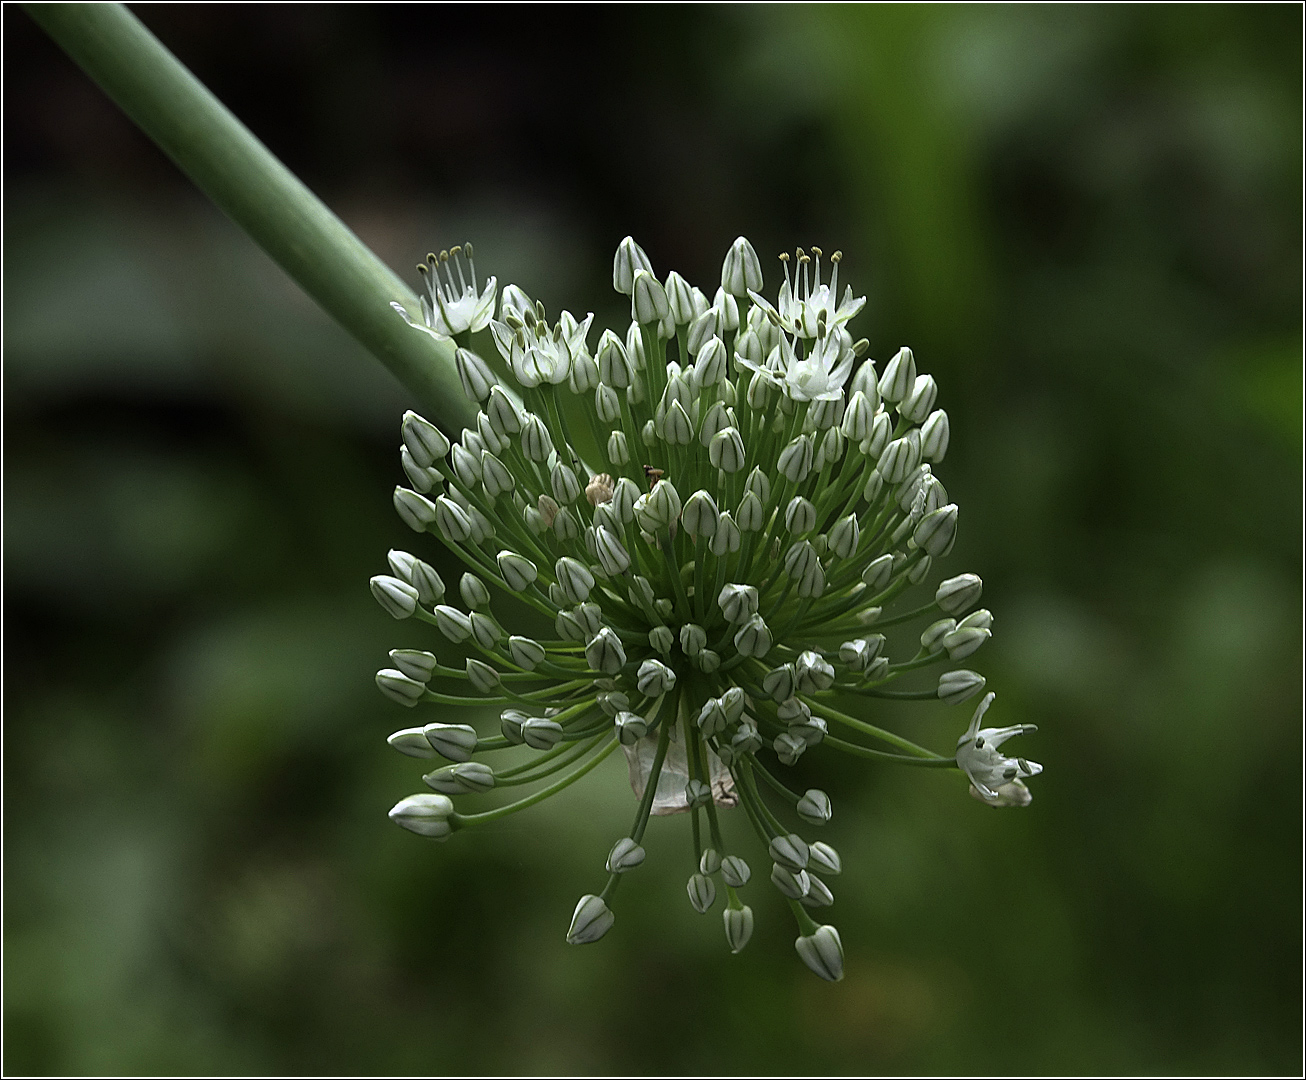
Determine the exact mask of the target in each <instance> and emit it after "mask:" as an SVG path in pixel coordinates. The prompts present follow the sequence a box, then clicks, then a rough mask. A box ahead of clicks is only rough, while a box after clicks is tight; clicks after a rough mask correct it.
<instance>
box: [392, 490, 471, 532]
mask: <svg viewBox="0 0 1306 1080" xmlns="http://www.w3.org/2000/svg"><path fill="white" fill-rule="evenodd" d="M444 497H445V496H443V495H441V496H440V498H441V499H443V498H444ZM394 506H395V511H396V512H397V513H398V514H399V517H400V519H401V520H402V521H403V523H404V524H405V525H407V526H408V527H409V528H410V529H412V530H413V532H426V528H427V526H428V525H430V524H431V523H432V522H434V521H436V520H437V516H436V504H434V503H432V502H431V500H430V499H428V498H426V497H425V496H424V495H419V494H418V493H417V492H415V491H411V490H409V489H408V488H405V487H397V488H395V493H394ZM464 516H466V515H464Z"/></svg>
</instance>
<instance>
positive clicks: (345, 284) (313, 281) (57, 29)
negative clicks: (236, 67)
mask: <svg viewBox="0 0 1306 1080" xmlns="http://www.w3.org/2000/svg"><path fill="white" fill-rule="evenodd" d="M23 6H24V8H25V9H26V10H27V13H28V14H29V15H31V17H32V18H33V19H34V20H35V21H36V22H37V23H38V24H39V25H40V26H41V27H42V29H44V30H45V31H46V33H48V34H49V35H50V36H51V37H52V38H54V40H55V41H56V42H57V43H58V44H59V46H60V47H61V48H62V49H63V50H64V52H66V53H67V54H68V55H69V56H70V57H72V59H73V60H74V61H75V62H76V63H77V64H78V66H80V67H81V68H82V70H83V71H85V72H86V73H87V74H88V75H89V76H90V77H91V78H92V79H94V80H95V82H97V83H98V84H99V85H100V87H101V89H103V90H104V92H105V93H107V94H108V95H109V97H111V98H112V99H113V100H114V101H115V102H116V103H117V104H118V106H119V107H120V108H121V109H122V110H123V112H125V113H126V114H127V115H128V116H129V117H131V119H132V120H133V121H134V122H135V123H136V124H137V125H138V126H139V127H140V128H141V130H142V131H144V132H145V133H146V134H147V135H148V136H149V137H150V138H151V139H153V140H154V141H155V142H156V143H158V144H159V146H160V148H162V150H163V151H164V152H165V153H166V154H167V155H168V156H169V157H171V158H172V160H173V161H175V162H176V163H177V165H178V166H179V167H180V169H181V170H182V172H184V173H185V174H186V175H187V176H189V177H190V178H191V179H192V180H193V181H194V182H195V184H196V186H198V187H199V189H200V190H201V191H203V192H204V193H205V194H206V195H207V196H208V197H209V198H211V199H212V200H213V201H214V202H215V203H216V204H217V205H218V207H219V208H220V209H221V210H222V211H223V212H224V213H226V214H227V215H228V216H230V217H231V219H232V220H233V221H235V222H236V224H237V225H239V226H240V227H241V228H242V229H244V230H245V231H246V232H247V233H249V235H250V236H251V237H252V238H253V239H254V241H255V243H257V244H258V245H259V246H260V247H262V248H263V250H264V251H266V252H267V253H268V254H269V255H271V256H272V258H273V259H275V260H276V261H277V263H279V264H280V266H281V268H282V269H283V270H285V271H286V273H288V274H289V275H290V276H291V277H292V278H294V279H295V280H296V281H297V282H298V283H299V284H300V285H301V286H302V287H303V288H304V291H305V292H307V293H308V294H309V295H310V296H311V297H313V299H314V300H316V301H317V302H318V303H319V304H320V305H321V306H322V307H323V309H325V311H326V312H327V314H329V315H330V316H331V317H332V318H334V319H335V320H336V321H337V322H338V323H340V325H341V326H343V327H344V328H345V329H346V330H347V331H349V333H350V334H352V335H353V336H354V337H355V338H357V339H358V340H359V341H360V342H361V343H362V344H363V345H364V346H365V347H366V348H367V349H368V350H369V351H370V352H371V353H372V354H373V355H374V356H376V357H377V359H379V360H380V361H381V362H382V363H383V364H385V366H386V367H388V368H389V369H390V370H391V371H392V372H393V373H394V375H395V376H396V377H397V378H398V379H399V381H400V382H402V383H403V384H404V385H405V386H406V387H407V388H408V389H409V390H410V391H412V393H413V394H414V395H415V396H416V397H417V399H418V400H419V402H420V403H421V404H422V407H423V408H424V409H426V410H427V411H428V412H429V413H430V414H431V416H432V418H433V419H435V420H437V421H438V422H439V423H440V424H441V426H443V427H444V428H445V429H446V430H447V431H458V430H459V429H460V428H461V427H463V426H464V425H466V424H468V423H469V422H470V420H471V418H473V417H474V416H475V410H474V409H473V408H472V407H471V406H470V405H469V403H468V402H467V399H466V398H465V397H464V395H463V393H462V387H461V384H460V383H459V380H458V376H457V373H456V371H455V369H454V362H453V353H454V347H453V344H452V343H451V342H443V341H441V342H437V341H435V340H434V339H432V338H431V337H430V336H429V335H427V334H424V333H421V332H420V331H417V330H414V329H412V328H411V327H409V326H408V325H406V324H405V322H404V320H403V319H402V318H400V317H399V315H398V313H396V312H395V311H394V310H393V309H392V308H391V307H390V304H391V302H392V301H395V302H398V303H401V304H403V305H404V307H405V308H407V310H408V312H409V314H410V315H412V316H413V317H414V318H416V319H418V320H419V321H420V319H421V311H420V307H419V305H418V301H417V298H416V296H414V294H413V292H412V290H411V289H409V288H408V286H407V285H405V284H404V282H403V281H402V280H401V279H400V278H399V277H398V276H397V275H396V274H395V273H394V271H393V270H391V269H390V268H389V267H388V266H386V265H385V264H384V263H383V262H381V260H380V259H378V258H377V257H376V256H375V255H374V254H373V253H372V252H371V251H369V250H368V248H367V246H366V245H365V244H363V242H362V241H361V240H359V239H358V237H357V236H355V235H354V234H353V233H352V232H351V231H350V230H349V229H348V228H347V227H346V226H345V224H344V223H343V222H342V221H341V220H340V219H339V218H338V217H336V216H335V214H333V213H332V212H331V211H330V210H328V209H327V207H326V206H325V205H324V204H323V203H322V201H321V200H320V199H319V198H318V197H317V196H316V195H314V194H313V193H312V192H311V191H309V190H308V188H306V187H305V186H304V185H303V184H302V183H301V182H300V181H299V180H298V179H297V178H296V177H295V176H294V174H293V173H291V172H290V170H289V169H287V168H286V167H285V166H284V165H282V164H281V162H280V161H278V160H277V159H276V158H275V157H274V156H273V155H272V154H271V153H270V152H269V151H268V149H267V147H265V146H264V145H263V144H262V143H261V142H259V140H258V139H256V138H255V137H254V136H253V135H252V134H251V133H250V131H249V129H248V128H246V127H245V125H244V124H242V123H241V122H240V121H239V120H237V119H236V118H235V116H233V115H232V114H231V112H229V111H228V110H227V108H226V107H225V106H224V105H223V104H222V103H221V102H220V101H218V99H217V98H216V97H214V96H213V94H212V93H210V92H209V90H208V89H206V88H205V86H204V85H203V84H202V83H201V82H200V81H199V80H198V79H196V78H195V76H194V75H192V74H191V73H190V72H189V71H188V70H187V69H186V68H185V66H184V65H182V63H181V62H180V61H179V60H178V59H177V58H176V57H175V56H173V55H172V53H170V52H169V51H168V50H167V49H166V48H165V47H164V46H163V44H162V43H161V42H160V41H159V40H158V39H157V38H156V37H155V36H154V35H153V34H151V33H150V32H149V30H147V29H146V28H145V27H144V26H143V25H142V24H141V22H140V21H139V20H138V19H137V18H136V16H134V15H133V14H132V13H131V12H130V11H128V10H127V9H126V8H125V7H123V6H122V5H121V4H24V5H23Z"/></svg>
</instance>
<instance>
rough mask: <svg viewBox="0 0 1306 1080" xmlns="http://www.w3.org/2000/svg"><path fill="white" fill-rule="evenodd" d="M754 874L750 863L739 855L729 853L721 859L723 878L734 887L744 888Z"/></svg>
mask: <svg viewBox="0 0 1306 1080" xmlns="http://www.w3.org/2000/svg"><path fill="white" fill-rule="evenodd" d="M752 876H753V872H752V871H751V870H750V869H749V868H748V863H746V862H745V861H744V860H743V859H741V858H740V857H739V856H738V855H727V856H726V857H725V858H723V859H722V860H721V880H722V881H724V882H725V883H726V884H727V885H729V886H730V887H731V888H732V889H742V888H743V887H744V886H745V885H747V884H748V879H749V878H750V877H752Z"/></svg>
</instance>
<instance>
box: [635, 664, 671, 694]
mask: <svg viewBox="0 0 1306 1080" xmlns="http://www.w3.org/2000/svg"><path fill="white" fill-rule="evenodd" d="M635 685H636V686H637V687H638V688H639V692H640V693H641V694H643V695H644V696H645V697H650V698H655V697H659V696H660V695H662V694H665V693H666V692H667V691H668V690H670V689H671V688H672V687H674V686H675V685H676V673H675V672H674V671H672V670H671V669H670V668H669V667H667V665H666V664H664V663H662V661H661V660H645V661H644V662H643V663H642V664H640V665H639V672H638V674H637V675H636V676H635Z"/></svg>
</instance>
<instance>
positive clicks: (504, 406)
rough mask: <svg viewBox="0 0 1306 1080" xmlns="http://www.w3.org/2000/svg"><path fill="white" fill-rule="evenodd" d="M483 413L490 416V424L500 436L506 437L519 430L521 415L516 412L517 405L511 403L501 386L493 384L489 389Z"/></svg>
mask: <svg viewBox="0 0 1306 1080" xmlns="http://www.w3.org/2000/svg"><path fill="white" fill-rule="evenodd" d="M485 413H486V415H487V416H488V417H489V418H490V426H491V427H492V428H494V430H495V432H496V433H497V434H498V435H499V436H500V437H502V438H505V439H506V438H507V437H508V436H510V435H516V434H517V433H518V432H519V431H521V417H520V416H519V415H518V413H517V406H516V405H514V404H513V403H512V399H511V398H510V397H508V395H507V394H506V393H505V392H504V389H503V387H502V386H495V387H494V388H492V389H491V390H490V400H489V401H487V402H486V404H485Z"/></svg>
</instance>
